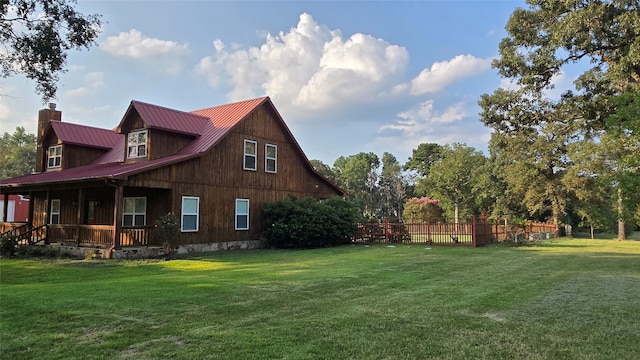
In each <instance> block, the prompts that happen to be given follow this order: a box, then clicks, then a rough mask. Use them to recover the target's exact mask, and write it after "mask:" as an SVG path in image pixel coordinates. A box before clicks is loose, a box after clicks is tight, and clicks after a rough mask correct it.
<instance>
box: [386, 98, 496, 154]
mask: <svg viewBox="0 0 640 360" xmlns="http://www.w3.org/2000/svg"><path fill="white" fill-rule="evenodd" d="M434 105H435V103H434V101H433V100H426V101H424V102H422V103H420V104H418V105H417V106H415V107H413V108H411V109H409V110H406V111H403V112H400V113H399V114H398V115H397V119H396V120H395V121H393V122H392V123H389V124H385V125H382V126H381V127H380V128H379V129H378V133H379V135H378V136H377V137H376V138H375V140H374V141H373V146H375V147H376V148H383V149H387V151H392V152H393V151H396V152H405V153H410V152H411V150H413V149H415V148H416V147H417V146H418V145H419V144H421V143H425V142H426V143H437V144H441V145H444V144H450V143H454V142H459V143H467V144H470V146H482V147H484V145H485V144H486V142H487V141H488V140H489V138H490V131H489V130H488V129H486V128H483V127H482V125H481V124H480V123H479V122H477V123H476V122H474V123H473V124H471V125H469V124H466V123H464V120H465V118H466V117H467V116H468V115H469V114H468V111H467V110H466V109H465V104H464V103H462V102H460V103H456V104H453V105H451V106H449V107H447V108H446V109H444V110H442V111H438V110H436V109H435V106H434Z"/></svg>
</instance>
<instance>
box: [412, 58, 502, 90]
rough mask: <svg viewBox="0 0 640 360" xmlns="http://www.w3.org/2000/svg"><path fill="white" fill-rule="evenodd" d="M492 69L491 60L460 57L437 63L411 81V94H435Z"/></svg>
mask: <svg viewBox="0 0 640 360" xmlns="http://www.w3.org/2000/svg"><path fill="white" fill-rule="evenodd" d="M490 68H491V59H490V58H487V59H481V58H477V57H475V56H472V55H458V56H456V57H454V58H453V59H451V60H449V61H442V62H435V63H433V65H431V68H428V69H424V70H422V71H421V72H420V74H418V76H417V77H415V78H414V79H413V80H411V94H412V95H420V94H427V93H435V92H438V91H440V90H442V89H443V88H444V87H445V86H447V85H449V84H451V83H454V82H456V81H458V80H460V79H463V78H465V77H469V76H474V75H479V74H482V73H483V72H485V71H486V70H489V69H490Z"/></svg>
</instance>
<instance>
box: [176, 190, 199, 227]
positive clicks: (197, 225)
mask: <svg viewBox="0 0 640 360" xmlns="http://www.w3.org/2000/svg"><path fill="white" fill-rule="evenodd" d="M185 200H196V212H195V213H185V211H184V201H185ZM185 215H187V216H193V215H195V216H196V228H195V229H185V228H184V217H185ZM199 230H200V197H199V196H183V197H182V206H181V211H180V231H181V232H198V231H199Z"/></svg>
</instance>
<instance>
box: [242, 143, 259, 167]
mask: <svg viewBox="0 0 640 360" xmlns="http://www.w3.org/2000/svg"><path fill="white" fill-rule="evenodd" d="M257 157H258V143H256V142H255V141H253V140H245V141H244V165H243V167H242V168H243V169H244V170H253V171H256V164H257V163H258V162H257V161H256V158H257Z"/></svg>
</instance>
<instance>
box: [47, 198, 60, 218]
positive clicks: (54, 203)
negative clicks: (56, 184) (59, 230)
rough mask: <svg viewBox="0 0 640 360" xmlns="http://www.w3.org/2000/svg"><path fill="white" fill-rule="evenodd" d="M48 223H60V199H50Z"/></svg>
mask: <svg viewBox="0 0 640 360" xmlns="http://www.w3.org/2000/svg"><path fill="white" fill-rule="evenodd" d="M49 224H60V199H52V200H51V211H49Z"/></svg>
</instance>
